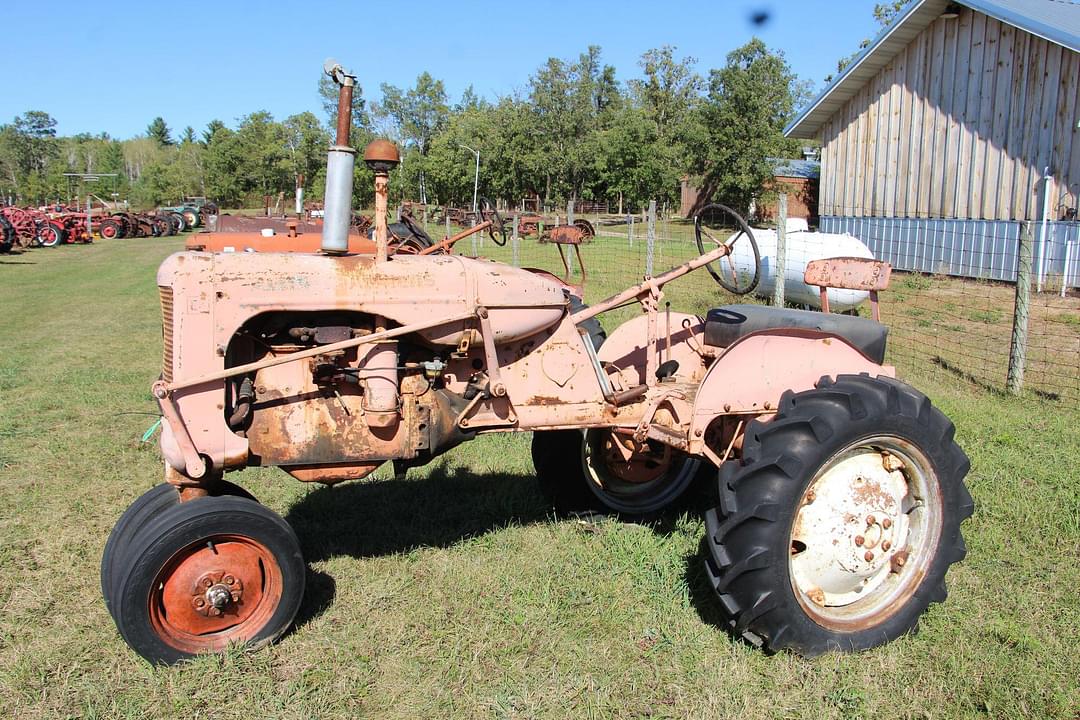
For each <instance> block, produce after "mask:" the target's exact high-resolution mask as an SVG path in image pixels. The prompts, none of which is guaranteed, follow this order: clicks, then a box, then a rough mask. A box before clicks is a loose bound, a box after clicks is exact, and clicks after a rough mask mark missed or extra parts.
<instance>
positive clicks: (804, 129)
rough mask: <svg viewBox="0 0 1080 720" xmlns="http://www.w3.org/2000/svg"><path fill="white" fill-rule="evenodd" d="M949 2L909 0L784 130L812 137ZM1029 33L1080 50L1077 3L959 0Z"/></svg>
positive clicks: (1052, 0)
mask: <svg viewBox="0 0 1080 720" xmlns="http://www.w3.org/2000/svg"><path fill="white" fill-rule="evenodd" d="M949 4H950V2H949V0H913V1H912V2H911V3H909V4H908V5H907V6H906V7H904V9H903V10H902V11H901V12H900V13H899V15H897V17H896V18H895V19H894V20H893V21H892V23H890V24H889V26H888V27H887V28H885V29H884V30H883V31H882V32H881V34H880V35H878V36H877V37H876V38H875V39H874V41H873V42H871V43H870V45H869V46H867V47H866V49H864V50H863V51H862V52H861V53H859V54H858V56H857V57H856V58H855V59H854V60H853V61H851V63H850V64H849V65H848V66H847V67H846V68H844V71H843V72H841V73H840V74H839V75H838V76H837V77H836V78H835V79H834V80H833V81H832V83H830V84H829V86H828V87H826V88H825V90H824V91H822V93H821V94H820V95H818V96H817V97H816V98H814V100H813V101H812V102H811V103H810V104H809V105H808V106H807V107H806V109H804V110H803V111H802V112H801V113H799V115H798V116H797V117H796V118H795V119H794V120H792V121H791V123H790V124H789V125H788V126H787V127H786V128H784V134H785V135H786V136H788V137H794V138H813V137H816V136H817V134H818V131H819V130H820V129H821V126H822V125H823V124H825V121H826V120H828V119H829V118H830V117H832V114H833V113H834V112H836V111H837V110H839V109H840V108H841V107H843V105H844V103H846V102H847V101H848V100H849V99H851V97H852V96H853V95H855V93H857V92H858V91H859V89H860V88H861V87H862V86H863V85H864V84H865V83H866V82H867V81H869V80H870V79H871V78H873V77H874V76H875V75H877V73H878V71H879V70H881V69H882V68H883V67H885V66H886V65H887V64H888V63H889V61H891V60H892V59H893V58H894V57H895V56H896V55H897V54H898V53H899V52H900V51H901V50H903V49H904V48H905V47H907V44H908V43H909V42H911V41H912V40H913V39H914V38H915V37H916V36H917V35H918V34H919V33H921V32H922V31H923V30H925V29H926V28H927V27H929V26H930V24H931V23H932V22H934V20H936V19H937V18H938V17H939V16H940V15H941V13H942V12H944V10H945V8H946V7H947V6H948V5H949ZM958 4H960V5H965V6H967V7H969V8H971V9H972V10H977V11H978V12H981V13H983V14H985V15H989V16H990V17H992V18H996V19H997V20H1000V21H1001V22H1004V23H1008V24H1009V25H1013V26H1015V27H1018V28H1020V29H1021V30H1025V31H1027V32H1029V33H1031V34H1032V35H1037V36H1038V37H1041V38H1044V39H1046V40H1049V41H1050V42H1054V43H1057V44H1058V45H1061V46H1063V47H1066V48H1068V49H1069V50H1072V51H1073V52H1080V3H1076V2H1070V0H963V1H962V2H960V3H958Z"/></svg>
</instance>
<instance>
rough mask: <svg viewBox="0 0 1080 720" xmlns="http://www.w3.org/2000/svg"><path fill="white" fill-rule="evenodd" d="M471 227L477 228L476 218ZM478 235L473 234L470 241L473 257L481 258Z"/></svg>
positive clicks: (470, 224)
mask: <svg viewBox="0 0 1080 720" xmlns="http://www.w3.org/2000/svg"><path fill="white" fill-rule="evenodd" d="M469 227H476V218H473V219H472V222H470V223H469ZM476 235H477V234H476V233H473V234H472V235H470V236H469V239H470V240H472V256H473V257H479V255H480V251H479V250H478V249H477V247H476Z"/></svg>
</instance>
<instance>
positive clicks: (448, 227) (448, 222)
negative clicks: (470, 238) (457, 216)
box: [446, 208, 450, 237]
mask: <svg viewBox="0 0 1080 720" xmlns="http://www.w3.org/2000/svg"><path fill="white" fill-rule="evenodd" d="M446 237H450V209H449V208H447V210H446Z"/></svg>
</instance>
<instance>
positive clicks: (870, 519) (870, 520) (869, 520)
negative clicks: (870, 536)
mask: <svg viewBox="0 0 1080 720" xmlns="http://www.w3.org/2000/svg"><path fill="white" fill-rule="evenodd" d="M876 522H877V519H876V518H875V517H874V516H873V515H867V516H866V524H867V525H873V524H874V523H876Z"/></svg>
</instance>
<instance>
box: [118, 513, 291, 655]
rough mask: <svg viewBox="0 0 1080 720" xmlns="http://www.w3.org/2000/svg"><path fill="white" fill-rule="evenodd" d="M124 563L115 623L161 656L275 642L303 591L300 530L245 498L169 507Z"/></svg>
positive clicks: (137, 645)
mask: <svg viewBox="0 0 1080 720" xmlns="http://www.w3.org/2000/svg"><path fill="white" fill-rule="evenodd" d="M117 570H118V575H117V580H116V583H115V587H114V590H115V597H114V617H115V620H116V625H117V627H118V628H119V630H120V633H121V635H123V637H124V640H126V641H127V643H128V645H130V646H131V647H132V649H134V650H135V651H136V652H138V653H139V654H140V655H142V656H143V657H144V658H146V659H147V660H148V661H150V662H152V663H163V664H171V663H175V662H178V661H180V660H184V659H186V658H189V657H192V656H194V655H196V654H199V653H206V652H219V651H221V650H224V649H225V648H226V647H227V646H228V645H229V644H234V643H235V644H242V645H246V646H249V647H259V646H262V645H265V644H267V643H270V642H273V641H274V640H276V639H277V638H278V637H280V636H281V635H282V634H283V633H284V632H285V630H286V629H288V627H289V625H290V624H291V623H292V620H293V618H294V617H295V616H296V612H297V610H298V609H299V608H300V602H301V600H302V599H303V595H304V574H305V565H304V560H303V557H302V555H301V553H300V544H299V542H298V541H297V538H296V534H295V533H294V532H293V531H292V528H290V527H289V525H288V524H287V523H286V522H285V521H284V520H282V519H281V518H280V517H279V516H278V515H276V514H275V513H273V512H271V511H270V510H268V509H266V508H264V507H263V506H261V505H259V504H258V503H256V502H254V501H252V500H249V499H247V498H240V497H204V498H198V499H195V500H191V501H189V502H185V503H182V504H178V505H173V506H171V507H168V508H166V509H165V510H164V511H162V512H160V513H159V514H158V515H157V516H156V517H154V518H152V519H150V520H149V521H148V522H146V524H145V525H144V527H143V528H142V530H140V531H139V532H138V533H136V534H135V536H134V537H133V538H132V541H131V544H130V549H129V552H128V553H127V554H126V556H125V563H124V567H122V568H117Z"/></svg>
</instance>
